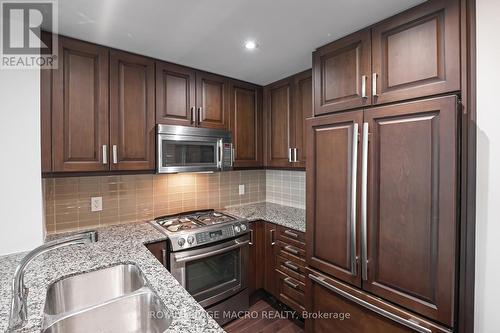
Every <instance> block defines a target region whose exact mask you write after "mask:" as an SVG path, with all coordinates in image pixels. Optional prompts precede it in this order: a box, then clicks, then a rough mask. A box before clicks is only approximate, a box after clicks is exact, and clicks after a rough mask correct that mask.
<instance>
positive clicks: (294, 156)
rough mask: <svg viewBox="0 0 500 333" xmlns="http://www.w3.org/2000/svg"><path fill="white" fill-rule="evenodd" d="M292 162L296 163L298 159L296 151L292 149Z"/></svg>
mask: <svg viewBox="0 0 500 333" xmlns="http://www.w3.org/2000/svg"><path fill="white" fill-rule="evenodd" d="M293 162H294V163H298V162H299V158H298V150H297V148H293Z"/></svg>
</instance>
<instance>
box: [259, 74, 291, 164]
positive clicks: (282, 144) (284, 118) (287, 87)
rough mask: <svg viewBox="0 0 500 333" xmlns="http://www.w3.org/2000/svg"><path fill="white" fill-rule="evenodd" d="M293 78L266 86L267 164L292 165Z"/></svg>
mask: <svg viewBox="0 0 500 333" xmlns="http://www.w3.org/2000/svg"><path fill="white" fill-rule="evenodd" d="M292 89H293V80H292V79H291V78H287V79H284V80H281V81H278V82H275V83H273V84H271V85H269V86H266V87H265V88H264V99H265V103H266V120H265V121H266V130H267V133H266V151H267V154H266V155H267V156H266V158H267V161H266V165H267V166H271V167H289V166H290V154H291V150H290V148H291V146H290V125H291V116H292V103H293V100H292Z"/></svg>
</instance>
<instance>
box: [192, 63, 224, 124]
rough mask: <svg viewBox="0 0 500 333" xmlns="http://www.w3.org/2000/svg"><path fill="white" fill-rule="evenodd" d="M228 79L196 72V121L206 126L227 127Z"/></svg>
mask: <svg viewBox="0 0 500 333" xmlns="http://www.w3.org/2000/svg"><path fill="white" fill-rule="evenodd" d="M228 97H229V80H228V79H226V78H225V77H222V76H218V75H214V74H210V73H205V72H197V73H196V106H197V108H196V123H197V126H200V127H206V128H219V129H227V128H229V98H228Z"/></svg>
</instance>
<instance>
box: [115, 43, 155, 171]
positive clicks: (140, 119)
mask: <svg viewBox="0 0 500 333" xmlns="http://www.w3.org/2000/svg"><path fill="white" fill-rule="evenodd" d="M109 91H110V116H111V117H110V145H111V156H112V159H111V170H154V169H155V165H156V164H155V161H156V159H155V63H154V60H152V59H149V58H146V57H142V56H138V55H135V54H130V53H126V52H121V51H115V50H112V51H111V53H110V85H109Z"/></svg>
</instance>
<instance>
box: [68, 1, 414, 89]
mask: <svg viewBox="0 0 500 333" xmlns="http://www.w3.org/2000/svg"><path fill="white" fill-rule="evenodd" d="M421 2H424V1H423V0H59V33H60V34H62V35H66V36H71V37H75V38H79V39H83V40H87V41H91V42H94V43H98V44H102V45H106V46H110V47H115V48H118V49H122V50H127V51H130V52H135V53H139V54H143V55H147V56H151V57H154V58H158V59H163V60H168V61H171V62H174V63H178V64H183V65H187V66H191V67H195V68H198V69H203V70H207V71H210V72H214V73H218V74H223V75H227V76H230V77H234V78H238V79H241V80H245V81H249V82H253V83H257V84H262V85H265V84H268V83H271V82H273V81H276V80H278V79H281V78H284V77H286V76H288V75H292V74H295V73H297V72H299V71H302V70H305V69H308V68H310V67H311V52H312V51H313V50H314V49H315V48H317V47H318V46H321V45H324V44H326V43H328V42H330V41H333V40H335V39H337V38H339V37H342V36H344V35H347V34H349V33H351V32H354V31H356V30H358V29H361V28H363V27H366V26H368V25H370V24H373V23H375V22H378V21H380V20H382V19H384V18H387V17H389V16H392V15H393V14H395V13H398V12H400V11H403V10H405V9H407V8H410V7H412V6H414V5H416V4H418V3H421ZM246 39H254V40H256V41H257V43H258V44H259V48H258V49H256V50H254V51H248V50H246V49H244V47H243V43H244V41H245V40H246Z"/></svg>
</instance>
